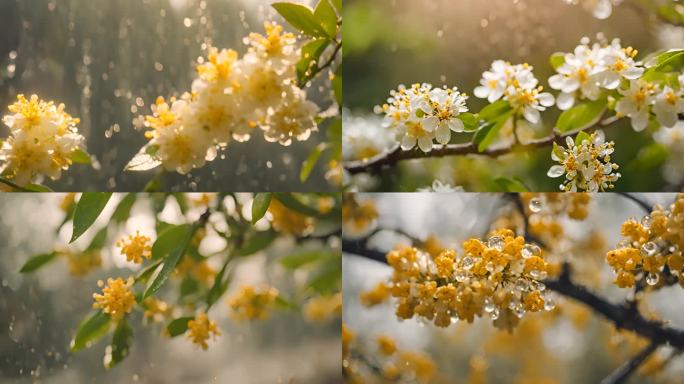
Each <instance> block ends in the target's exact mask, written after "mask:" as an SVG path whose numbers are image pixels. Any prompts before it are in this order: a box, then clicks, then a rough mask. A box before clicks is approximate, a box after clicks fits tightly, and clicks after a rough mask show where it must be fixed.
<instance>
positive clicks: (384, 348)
mask: <svg viewBox="0 0 684 384" xmlns="http://www.w3.org/2000/svg"><path fill="white" fill-rule="evenodd" d="M377 342H378V350H379V351H380V353H381V354H383V355H385V356H391V355H394V354H395V353H396V352H397V343H396V342H395V341H394V340H393V339H392V338H391V337H389V336H387V335H380V336H378V338H377Z"/></svg>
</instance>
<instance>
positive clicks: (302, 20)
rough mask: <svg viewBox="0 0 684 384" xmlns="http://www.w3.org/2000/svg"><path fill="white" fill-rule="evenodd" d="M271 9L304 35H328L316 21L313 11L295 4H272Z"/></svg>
mask: <svg viewBox="0 0 684 384" xmlns="http://www.w3.org/2000/svg"><path fill="white" fill-rule="evenodd" d="M271 6H272V7H273V8H275V10H276V11H278V13H279V14H280V16H282V17H283V19H285V20H286V21H287V22H288V23H290V25H291V26H293V27H295V28H296V29H298V30H300V31H302V32H303V33H304V34H306V35H309V36H313V37H327V36H328V33H327V32H326V31H325V29H324V28H323V27H322V26H321V24H320V23H319V22H318V20H316V17H315V16H314V13H313V10H311V8H309V7H307V6H305V5H302V4H296V3H288V2H282V3H273V4H271Z"/></svg>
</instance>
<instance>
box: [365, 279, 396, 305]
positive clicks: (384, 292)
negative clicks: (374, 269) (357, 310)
mask: <svg viewBox="0 0 684 384" xmlns="http://www.w3.org/2000/svg"><path fill="white" fill-rule="evenodd" d="M389 297H390V290H389V288H388V287H387V284H385V283H384V282H379V283H378V284H377V285H376V286H375V287H374V288H373V289H371V290H369V291H365V292H361V295H360V296H359V299H360V300H361V304H363V305H364V306H366V307H373V306H376V305H379V304H382V303H384V302H385V301H387V299H389Z"/></svg>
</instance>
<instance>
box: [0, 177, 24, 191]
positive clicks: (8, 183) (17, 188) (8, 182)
mask: <svg viewBox="0 0 684 384" xmlns="http://www.w3.org/2000/svg"><path fill="white" fill-rule="evenodd" d="M0 184H5V185H7V186H9V187H12V188H14V189H16V190H17V191H18V192H32V191H31V190H28V189H26V188H24V187H22V186H20V185H18V184H15V183H13V182H11V181H9V180H7V179H5V178H4V177H0Z"/></svg>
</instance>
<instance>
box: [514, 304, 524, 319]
mask: <svg viewBox="0 0 684 384" xmlns="http://www.w3.org/2000/svg"><path fill="white" fill-rule="evenodd" d="M514 312H515V315H516V316H518V318H519V319H522V317H523V316H524V315H525V310H524V309H523V307H522V306H520V307H518V308H516V309H515V311H514Z"/></svg>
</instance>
